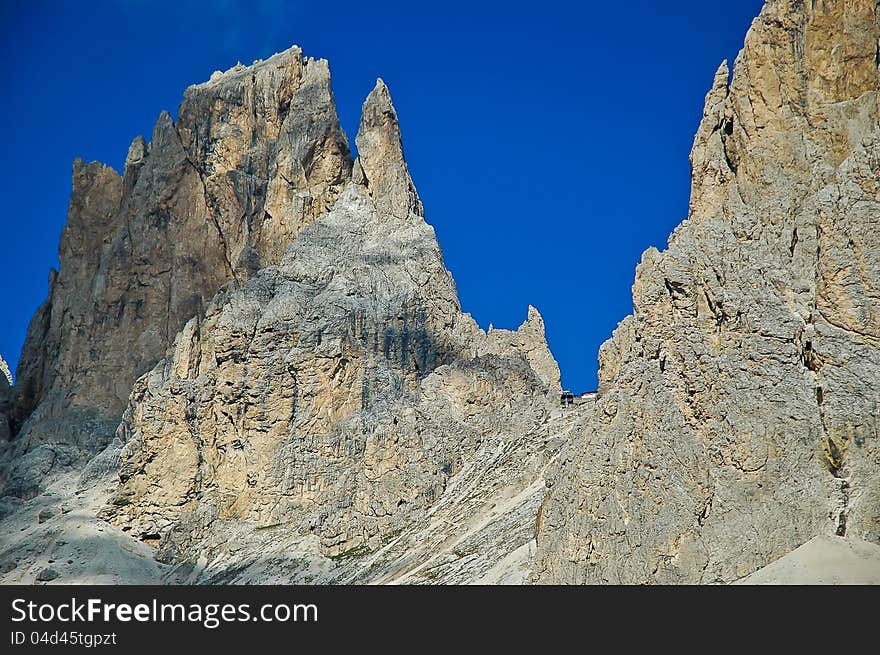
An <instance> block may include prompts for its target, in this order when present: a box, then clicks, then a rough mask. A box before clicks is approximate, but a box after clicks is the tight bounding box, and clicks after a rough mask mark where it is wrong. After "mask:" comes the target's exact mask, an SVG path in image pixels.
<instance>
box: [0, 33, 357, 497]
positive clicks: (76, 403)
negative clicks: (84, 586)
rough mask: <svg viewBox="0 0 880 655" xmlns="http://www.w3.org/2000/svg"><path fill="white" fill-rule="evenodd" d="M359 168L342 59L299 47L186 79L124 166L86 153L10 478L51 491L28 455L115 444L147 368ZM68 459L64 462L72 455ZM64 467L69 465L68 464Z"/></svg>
mask: <svg viewBox="0 0 880 655" xmlns="http://www.w3.org/2000/svg"><path fill="white" fill-rule="evenodd" d="M350 172H351V155H350V153H349V147H348V142H347V140H346V137H345V134H344V133H343V131H342V129H341V127H340V125H339V120H338V118H337V115H336V108H335V104H334V102H333V95H332V91H331V88H330V75H329V69H328V66H327V63H326V62H325V61H323V60H318V61H316V60H313V59H309V58H305V57H303V56H302V53H301V51H300V50H299V49H298V48H295V47H294V48H291V49H290V50H287V51H285V52H283V53H281V54H278V55H275V56H273V57H272V58H270V59H268V60H266V61H263V62H259V63H257V64H255V65H254V66H252V67H250V68H244V67H236V68H234V69H232V70H230V71H227V72H226V73H222V74H215V75H214V76H213V77H212V78H211V81H209V82H206V83H204V84H200V85H196V86H193V87H190V88H189V89H187V91H186V93H185V96H184V99H183V102H182V104H181V106H180V110H179V118H178V122H177V124H176V125H175V124H174V123H173V122H172V119H171V117H170V116H169V114H168V113H167V112H163V113H162V115H161V116H159V119H158V121H157V122H156V126H155V128H154V130H153V134H152V137H151V139H150V142H149V143H147V142H145V140H144V139H143V138H141V137H138V138H136V139H135V140H134V142H133V143H132V145H131V147H130V149H129V152H128V156H127V158H126V164H125V171H124V173H123V175H119V174H118V173H117V172H116V171H114V170H113V169H111V168H110V167H108V166H104V165H102V164H100V163H97V162H96V163H92V164H86V163H84V162H83V161H82V160H79V159H78V160H77V161H76V162H75V163H74V167H73V192H72V194H71V199H70V209H69V213H68V222H67V227H66V228H65V229H64V233H63V235H62V237H61V245H60V248H59V257H60V261H61V267H60V270H59V271H58V272H55V271H53V272H52V274H51V275H50V279H49V298H48V299H47V301H46V303H45V304H44V305H43V306H42V307H41V308H40V310H39V311H38V312H37V314H36V316H35V317H34V319H33V320H32V322H31V325H30V328H29V331H28V336H27V341H26V343H25V346H24V350H23V353H22V357H21V361H20V363H19V366H18V380H17V385H16V396H17V400H16V404H15V408H14V412H13V415H12V421H11V422H12V426H11V427H12V432H13V434H14V435H16V436H15V438H14V439H13V441H12V442H10V444H9V445H8V447H6V448H4V450H3V452H0V489H2V488H3V483H4V482H5V492H6V493H12V494H17V495H22V496H25V497H27V496H30V495H33V494H34V493H36V491H37V489H36V488H34V487H33V485H32V481H27V480H26V478H27V477H28V476H27V471H26V470H27V468H28V464H27V460H26V458H27V456H28V455H29V454H30V453H31V452H32V451H33V450H35V449H37V448H40V447H45V448H50V449H54V450H60V451H65V456H64V459H71V461H80V460H81V459H82V458H83V456H86V457H87V456H90V455H93V454H95V453H96V452H98V451H99V450H100V449H101V448H103V447H104V446H105V445H106V444H107V442H108V440H109V438H110V437H111V436H112V434H113V432H114V430H115V428H116V426H117V425H118V422H119V417H120V415H121V412H122V409H123V408H124V407H125V404H126V402H127V399H128V394H129V391H130V389H131V386H132V384H133V383H134V381H135V380H136V379H137V378H138V377H139V376H141V375H142V374H144V373H145V372H147V371H149V370H150V369H151V368H152V367H153V366H154V365H155V363H156V362H157V361H158V360H159V359H160V358H161V357H162V356H163V355H164V353H165V350H166V349H167V348H168V346H169V345H170V343H171V342H172V341H173V340H174V337H175V335H176V334H177V333H178V332H179V331H180V329H181V328H182V327H183V326H184V325H185V324H186V322H187V321H188V320H189V319H190V318H192V317H193V316H195V315H197V314H201V313H202V312H203V311H204V307H205V306H206V305H207V303H208V302H209V301H210V299H211V298H212V297H213V295H214V294H215V293H216V292H217V290H218V289H219V288H220V287H221V286H223V285H224V284H225V283H226V282H228V281H230V280H245V279H247V278H248V277H250V276H251V275H252V274H253V273H254V272H255V271H256V270H258V269H259V268H261V267H262V266H265V265H270V264H276V263H278V261H280V258H281V255H282V253H283V252H284V250H285V248H286V246H287V245H289V244H290V243H291V242H292V240H293V238H294V237H295V236H296V234H297V233H298V232H299V230H300V229H302V227H303V226H304V225H307V224H309V223H310V222H312V221H313V220H314V219H315V218H317V217H318V216H319V215H321V214H323V213H325V212H326V211H327V210H328V209H330V208H331V207H332V206H333V204H334V203H335V200H336V198H337V196H338V194H339V193H340V191H341V190H342V188H343V187H344V184H345V182H346V180H347V179H348V177H349V176H350ZM58 461H60V460H58ZM53 466H54V465H53Z"/></svg>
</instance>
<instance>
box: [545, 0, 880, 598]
mask: <svg viewBox="0 0 880 655" xmlns="http://www.w3.org/2000/svg"><path fill="white" fill-rule="evenodd" d="M878 21H880V11H878V4H877V3H876V2H875V1H874V0H855V1H853V2H846V3H844V2H833V1H831V2H812V3H804V2H800V1H795V0H768V2H767V3H766V5H765V6H764V8H763V10H762V12H761V14H760V16H759V17H758V18H757V19H756V20H755V21H754V23H753V24H752V27H751V29H750V30H749V33H748V36H747V38H746V43H745V47H744V49H743V51H742V52H741V54H740V55H739V57H738V58H737V60H736V63H735V64H734V67H733V77H732V79H731V78H730V77H729V72H728V66H727V64H726V63H725V64H723V65H722V66H721V67H720V68H719V70H718V73H717V75H716V77H715V82H714V84H713V87H712V89H711V91H710V92H709V94H708V96H707V98H706V107H705V111H704V115H703V120H702V124H701V125H700V129H699V131H698V133H697V136H696V139H695V142H694V147H693V151H692V154H691V162H692V167H693V182H692V191H691V204H690V212H689V216H688V219H687V220H686V221H685V222H684V223H682V225H681V226H679V227H678V228H677V229H676V230H675V232H674V233H673V235H672V236H671V237H670V239H669V245H668V249H667V250H666V251H664V252H662V253H661V252H658V251H657V250H655V249H649V250H648V251H647V252H645V254H644V256H643V257H642V261H641V264H640V265H639V267H638V269H637V271H636V279H635V284H634V285H633V304H634V313H633V315H632V316H629V317H628V318H626V319H625V320H624V321H623V322H622V323H621V324H620V326H619V327H618V328H617V329H616V330H615V332H614V335H613V337H612V338H611V339H610V340H609V341H608V342H606V343H605V344H604V345H603V346H602V348H601V350H600V355H599V358H600V394H599V400H598V403H597V409H596V420H595V421H592V422H590V423H589V424H587V425H586V426H585V429H584V430H583V431H581V432H580V434H578V436H577V438H576V439H574V440H573V441H572V442H571V443H569V444H567V446H566V449H565V451H564V452H563V454H561V455H560V457H559V462H560V466H559V467H558V468H556V469H554V470H553V471H551V472H550V474H549V479H548V495H547V499H546V502H545V505H544V509H543V512H542V522H541V530H540V532H539V534H538V565H537V570H536V575H535V580H536V581H539V582H545V583H606V582H611V583H651V582H657V583H707V582H729V581H732V580H735V579H737V578H740V577H742V576H744V575H746V574H748V573H750V572H752V571H755V570H756V569H758V568H760V567H762V566H764V565H765V564H767V563H768V562H770V561H772V560H774V559H777V558H779V557H781V556H783V555H785V554H786V553H788V552H790V551H792V550H793V549H795V548H796V547H798V546H800V545H801V544H803V543H805V542H806V541H808V540H810V539H812V538H813V537H814V536H816V535H840V536H844V535H845V536H847V537H850V538H856V539H861V540H866V541H870V542H874V543H877V542H880V441H878V430H880V415H878V409H880V408H878V401H880V295H878V289H880V266H878V262H880V229H878V227H880V224H878V221H880V159H878V153H880V122H878V58H877V57H878V55H877V52H878V50H877V43H878V36H880V27H878Z"/></svg>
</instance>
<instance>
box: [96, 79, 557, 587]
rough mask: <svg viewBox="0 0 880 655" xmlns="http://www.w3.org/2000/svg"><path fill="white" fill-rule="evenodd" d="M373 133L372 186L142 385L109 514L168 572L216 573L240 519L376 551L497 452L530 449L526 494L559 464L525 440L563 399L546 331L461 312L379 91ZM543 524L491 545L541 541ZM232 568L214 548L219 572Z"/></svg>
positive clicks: (223, 308)
mask: <svg viewBox="0 0 880 655" xmlns="http://www.w3.org/2000/svg"><path fill="white" fill-rule="evenodd" d="M363 116H364V117H363V120H362V122H361V130H360V133H359V134H358V139H357V141H358V144H359V145H360V147H359V155H360V160H359V166H361V167H362V172H361V173H360V174H359V175H358V176H356V178H355V179H356V180H359V181H360V183H358V182H356V181H352V182H350V183H349V184H348V186H347V187H346V189H345V190H344V191H343V193H342V195H341V196H340V198H339V200H338V202H337V203H336V205H335V207H334V208H333V210H332V211H330V212H329V213H328V214H327V215H325V216H323V217H321V218H320V219H318V220H317V221H316V222H315V223H313V224H312V225H310V226H308V227H306V228H304V229H303V230H302V231H301V232H300V234H299V235H298V236H297V238H296V239H295V240H294V242H293V244H292V245H291V246H290V248H289V249H288V250H287V253H286V254H285V256H284V258H283V259H282V261H281V262H280V264H279V265H278V266H273V267H268V268H265V269H263V270H262V271H260V273H259V274H257V275H256V276H255V277H254V278H253V279H251V280H250V281H249V282H248V283H247V284H245V285H244V286H242V287H241V288H237V286H236V285H234V284H233V285H230V286H228V287H227V288H226V289H224V291H223V292H221V293H220V294H218V296H217V297H216V298H215V299H214V301H213V303H212V304H211V306H210V307H209V308H208V310H207V313H206V314H205V316H204V318H197V319H193V320H192V321H190V322H189V323H188V324H187V326H186V327H185V328H184V330H183V331H182V332H181V333H180V335H179V336H178V339H177V342H176V345H175V348H174V351H173V353H172V354H171V355H170V356H169V357H168V358H167V359H166V360H164V361H163V362H162V363H160V364H159V366H157V367H156V368H155V369H154V370H153V371H152V372H151V373H150V374H148V375H146V376H144V377H143V378H142V379H141V380H139V381H138V383H137V384H136V385H135V388H134V391H133V393H132V397H131V404H130V405H129V408H128V409H127V410H126V413H125V416H124V420H123V423H122V426H121V428H120V433H119V437H120V444H119V445H120V446H122V444H123V443H124V446H123V447H122V451H121V468H120V481H121V484H120V487H119V491H118V493H117V494H116V496H115V497H114V498H113V500H112V504H113V509H112V510H111V511H109V512H108V513H107V516H108V517H111V518H112V520H113V522H114V523H116V524H117V525H120V526H122V527H124V528H125V529H127V530H130V533H131V534H133V535H135V536H138V537H140V538H142V539H146V540H148V541H151V540H155V541H157V542H160V546H161V548H160V556H161V557H162V558H165V559H168V560H170V561H178V560H181V559H189V560H196V559H198V558H199V557H204V556H205V554H206V553H205V544H206V542H210V541H212V540H213V539H214V538H216V536H222V535H225V534H227V533H228V532H229V530H230V529H232V528H230V525H238V524H239V523H240V522H243V521H244V522H249V523H250V524H252V525H256V526H279V525H283V526H285V528H284V529H285V531H286V532H287V533H289V534H291V535H298V536H299V537H300V538H305V537H308V536H311V537H313V538H314V539H315V546H316V548H315V551H314V552H313V553H312V557H317V556H319V555H320V556H325V557H330V558H345V556H346V554H350V553H353V552H357V553H361V554H366V553H368V552H371V551H374V550H378V549H379V548H380V547H381V546H382V545H383V542H387V540H388V539H389V538H390V537H392V536H393V537H395V538H397V537H399V536H400V535H401V534H402V533H403V532H404V531H405V530H406V529H407V528H408V527H409V526H410V524H412V523H413V522H416V521H417V519H418V518H419V517H420V516H424V513H425V512H426V511H428V510H429V508H431V507H432V506H434V505H435V503H436V502H437V501H438V500H439V499H441V498H443V497H444V492H445V491H446V487H447V485H448V484H449V483H450V480H454V479H455V478H456V474H457V473H459V472H460V471H461V470H462V469H463V468H464V467H466V465H467V464H468V463H469V462H470V461H473V460H474V459H475V458H476V459H478V458H479V457H481V456H484V457H485V456H486V455H485V454H484V452H485V451H486V449H488V448H490V446H489V444H490V443H491V444H492V446H491V447H492V448H497V447H498V446H499V445H503V444H507V447H508V448H514V449H517V450H518V451H519V452H521V457H522V458H523V462H524V463H523V468H522V470H520V471H519V474H520V475H519V476H518V478H519V479H518V480H517V479H516V478H515V479H514V480H508V481H507V485H506V488H508V489H509V490H510V492H511V495H513V496H516V495H517V494H519V493H522V492H523V490H524V489H526V488H528V487H529V485H533V484H534V482H535V480H537V479H539V471H540V467H541V466H542V465H544V464H545V463H546V461H547V457H546V456H544V455H543V454H542V455H540V456H537V457H535V456H536V455H538V453H544V452H547V451H548V448H547V447H546V446H545V444H544V442H543V441H545V440H542V439H541V438H525V435H526V434H527V433H529V432H532V431H534V430H535V429H536V428H537V427H538V426H541V425H543V424H544V423H546V421H547V420H548V418H549V416H550V412H551V409H552V408H553V407H554V401H555V399H556V398H555V395H554V394H553V393H548V389H549V388H550V387H552V388H553V389H554V390H555V389H558V388H559V372H558V367H556V363H555V361H554V360H553V358H552V355H550V353H549V350H548V349H547V346H546V342H545V340H544V334H543V322H542V321H541V318H540V315H539V314H538V313H537V312H536V311H535V310H534V309H531V310H530V314H529V320H528V321H526V323H525V324H524V325H523V327H522V328H521V329H520V330H519V331H517V332H508V333H506V334H507V335H508V337H507V339H506V340H505V339H501V338H500V337H496V336H487V335H486V333H484V332H483V331H481V330H480V329H479V328H478V327H477V326H476V324H475V323H474V321H473V319H471V317H470V316H469V315H466V314H462V313H461V309H460V307H459V303H458V298H457V295H456V291H455V285H454V283H453V281H452V278H451V276H450V275H449V273H448V272H447V271H446V269H445V267H444V265H443V259H442V255H441V252H440V248H439V245H438V244H437V241H436V238H435V236H434V230H433V228H431V227H430V226H429V225H428V224H427V223H425V221H424V219H423V218H422V216H421V211H422V208H421V203H420V202H419V201H418V197H417V196H416V195H415V188H414V186H413V184H412V181H411V180H410V177H409V173H408V171H407V169H406V164H405V162H404V159H403V151H402V146H401V139H400V133H399V131H398V121H397V116H396V113H395V112H394V108H393V105H392V103H391V99H390V96H389V94H388V90H387V88H386V87H385V86H384V84H382V83H381V81H380V82H379V84H377V87H376V89H375V90H374V91H373V92H372V93H371V94H370V96H369V97H368V98H367V101H366V102H365V104H364V110H363ZM499 333H500V331H499ZM533 361H534V362H540V363H541V364H543V366H541V365H537V364H535V365H532V364H531V362H533ZM533 366H534V370H533ZM498 437H500V438H501V442H497V441H496V439H497V438H498ZM530 449H532V450H534V451H535V452H532V453H529V452H528V451H529V450H530ZM514 461H515V460H514ZM528 461H531V464H525V462H528ZM484 473H485V474H486V475H490V472H488V471H484ZM534 501H535V494H534V493H530V494H528V496H527V498H524V499H523V501H522V502H534ZM479 506H481V505H478V507H479ZM470 511H471V512H474V511H476V510H475V509H474V508H472V509H471V510H470ZM465 515H467V514H465ZM458 518H459V520H460V519H461V517H460V516H459V517H458ZM533 520H534V517H533V516H530V515H529V514H528V513H522V515H521V516H519V517H518V518H517V519H516V521H517V523H516V525H518V526H519V525H524V526H525V528H526V529H525V530H521V529H519V528H517V529H516V530H515V533H516V538H512V539H510V543H508V544H498V545H497V546H496V548H498V549H500V550H501V551H503V553H504V554H509V553H511V552H513V551H515V550H517V549H518V548H520V547H521V546H523V545H524V544H527V543H528V542H529V541H530V540H531V539H532V536H533V535H532V531H533V527H532V526H533ZM426 530H427V527H426ZM209 549H210V548H209ZM505 549H509V550H505ZM496 554H497V553H496ZM229 555H230V553H229V552H228V550H225V551H224V550H222V549H218V550H212V556H211V558H210V559H212V560H217V561H215V562H214V564H213V569H214V571H213V574H214V575H218V574H220V572H221V571H222V570H223V569H225V568H228V567H229V563H228V562H226V563H224V564H219V563H218V562H223V561H224V559H225V558H228V557H229ZM481 556H482V557H483V562H484V563H486V564H488V563H490V562H492V561H493V560H492V555H491V551H488V550H486V549H485V548H483V549H482V551H481ZM380 568H381V567H380ZM392 568H393V567H392ZM478 568H479V567H478ZM381 570H382V571H383V572H387V571H385V569H384V568H381ZM336 575H340V576H341V572H337V574H336ZM376 575H378V572H377V573H376Z"/></svg>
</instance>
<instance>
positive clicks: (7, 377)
mask: <svg viewBox="0 0 880 655" xmlns="http://www.w3.org/2000/svg"><path fill="white" fill-rule="evenodd" d="M11 387H12V373H10V372H9V364H7V363H6V360H5V359H3V358H2V357H0V389H9V388H11Z"/></svg>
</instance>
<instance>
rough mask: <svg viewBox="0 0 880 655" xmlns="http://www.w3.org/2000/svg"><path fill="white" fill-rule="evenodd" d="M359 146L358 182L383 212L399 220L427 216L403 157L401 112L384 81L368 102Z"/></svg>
mask: <svg viewBox="0 0 880 655" xmlns="http://www.w3.org/2000/svg"><path fill="white" fill-rule="evenodd" d="M355 143H356V144H357V148H358V160H357V162H356V164H355V173H354V177H355V181H356V182H358V183H360V184H363V185H364V186H366V187H367V189H368V190H369V193H370V195H371V196H372V197H373V198H374V199H375V201H376V202H377V207H378V208H379V211H380V212H383V213H386V214H389V215H391V216H396V217H398V218H406V217H408V216H409V215H411V214H412V215H416V216H423V215H424V211H423V209H422V203H421V201H420V200H419V196H418V194H417V193H416V190H415V186H414V185H413V182H412V178H411V177H410V174H409V170H408V169H407V166H406V160H405V159H404V156H403V141H402V139H401V135H400V122H399V121H398V119H397V111H396V110H395V109H394V104H393V103H392V101H391V93H390V92H389V91H388V87H387V86H386V85H385V82H384V81H382V79H381V78H379V79H378V80H376V86H375V87H374V88H373V90H372V91H371V92H370V94H369V95H368V96H367V99H366V100H365V101H364V105H363V108H362V110H361V122H360V128H359V129H358V134H357V138H356V139H355Z"/></svg>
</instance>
